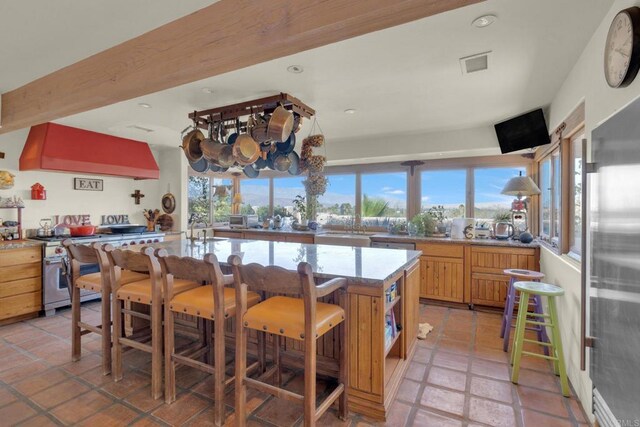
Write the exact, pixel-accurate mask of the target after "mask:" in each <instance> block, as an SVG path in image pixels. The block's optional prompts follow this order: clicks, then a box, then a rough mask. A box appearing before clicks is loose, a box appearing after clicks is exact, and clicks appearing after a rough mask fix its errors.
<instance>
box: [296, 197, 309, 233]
mask: <svg viewBox="0 0 640 427" xmlns="http://www.w3.org/2000/svg"><path fill="white" fill-rule="evenodd" d="M293 211H294V212H296V213H297V214H298V215H299V216H300V219H299V220H298V222H299V223H300V225H302V226H305V227H306V226H307V201H306V198H305V197H304V196H301V195H299V194H298V195H297V196H296V198H295V199H293Z"/></svg>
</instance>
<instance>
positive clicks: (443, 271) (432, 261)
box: [420, 256, 464, 302]
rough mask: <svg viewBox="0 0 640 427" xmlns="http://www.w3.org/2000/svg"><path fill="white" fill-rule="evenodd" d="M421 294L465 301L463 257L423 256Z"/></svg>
mask: <svg viewBox="0 0 640 427" xmlns="http://www.w3.org/2000/svg"><path fill="white" fill-rule="evenodd" d="M421 263H422V272H421V286H420V296H421V297H423V298H431V299H437V300H441V301H452V302H464V265H463V260H462V258H443V257H432V256H426V257H422V262H421Z"/></svg>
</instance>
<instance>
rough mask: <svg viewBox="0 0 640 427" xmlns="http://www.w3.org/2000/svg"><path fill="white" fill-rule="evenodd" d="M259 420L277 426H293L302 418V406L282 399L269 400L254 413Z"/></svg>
mask: <svg viewBox="0 0 640 427" xmlns="http://www.w3.org/2000/svg"><path fill="white" fill-rule="evenodd" d="M255 416H256V417H258V418H259V419H262V420H265V421H268V422H270V423H273V424H276V425H279V426H283V427H285V426H293V425H294V424H295V423H296V422H297V421H298V420H299V419H302V417H303V416H304V410H303V409H302V404H301V403H297V402H289V401H287V400H284V399H278V398H271V399H269V401H268V402H267V403H265V404H264V405H263V406H262V407H260V408H259V409H258V411H257V412H255Z"/></svg>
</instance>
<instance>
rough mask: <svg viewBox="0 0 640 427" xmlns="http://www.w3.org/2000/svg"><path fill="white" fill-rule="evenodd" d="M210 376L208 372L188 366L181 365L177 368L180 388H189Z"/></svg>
mask: <svg viewBox="0 0 640 427" xmlns="http://www.w3.org/2000/svg"><path fill="white" fill-rule="evenodd" d="M208 376H210V374H207V373H206V372H203V371H201V370H199V369H195V368H191V367H188V366H180V367H179V368H178V369H176V385H177V386H178V387H180V388H186V389H189V388H191V387H192V386H194V385H195V384H198V383H199V382H200V381H202V380H204V379H205V378H206V377H208Z"/></svg>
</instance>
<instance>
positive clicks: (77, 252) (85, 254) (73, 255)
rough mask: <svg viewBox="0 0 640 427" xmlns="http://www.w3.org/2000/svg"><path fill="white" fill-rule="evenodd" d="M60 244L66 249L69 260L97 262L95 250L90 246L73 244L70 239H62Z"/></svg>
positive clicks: (84, 262) (85, 262)
mask: <svg viewBox="0 0 640 427" xmlns="http://www.w3.org/2000/svg"><path fill="white" fill-rule="evenodd" d="M62 245H63V246H64V247H65V249H66V250H67V254H68V256H69V260H75V261H77V262H79V263H81V264H96V263H98V257H97V254H96V251H95V250H94V249H93V248H92V247H91V246H87V245H79V244H75V243H73V241H72V240H71V239H65V240H63V241H62Z"/></svg>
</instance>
